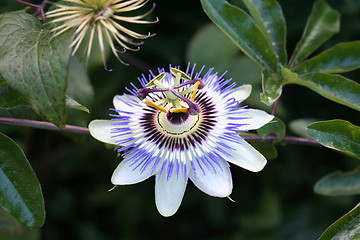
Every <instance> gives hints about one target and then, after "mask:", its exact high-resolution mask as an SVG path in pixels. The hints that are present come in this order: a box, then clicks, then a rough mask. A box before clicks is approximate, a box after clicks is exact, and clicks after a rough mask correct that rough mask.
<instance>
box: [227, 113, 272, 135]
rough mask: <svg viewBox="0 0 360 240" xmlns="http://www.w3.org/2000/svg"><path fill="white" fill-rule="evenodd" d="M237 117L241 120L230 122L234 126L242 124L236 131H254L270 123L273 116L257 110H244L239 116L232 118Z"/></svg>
mask: <svg viewBox="0 0 360 240" xmlns="http://www.w3.org/2000/svg"><path fill="white" fill-rule="evenodd" d="M235 116H236V117H239V118H243V119H235V120H231V123H234V124H244V125H243V126H240V127H238V128H237V129H236V130H254V129H258V128H261V127H262V126H264V125H265V124H267V123H268V122H270V121H271V120H272V119H273V118H274V116H273V115H270V114H268V113H267V112H265V111H262V110H257V109H251V108H249V109H244V111H243V112H241V113H239V114H234V115H233V116H232V117H235Z"/></svg>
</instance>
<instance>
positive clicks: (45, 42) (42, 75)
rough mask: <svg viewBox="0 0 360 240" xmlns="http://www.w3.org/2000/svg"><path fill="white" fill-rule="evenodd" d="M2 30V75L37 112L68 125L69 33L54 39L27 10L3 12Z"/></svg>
mask: <svg viewBox="0 0 360 240" xmlns="http://www.w3.org/2000/svg"><path fill="white" fill-rule="evenodd" d="M0 32H1V34H0V75H2V77H3V78H4V79H5V80H6V82H7V83H8V84H9V86H10V87H12V88H13V89H15V90H16V91H18V92H19V93H20V94H22V95H23V96H24V97H25V99H26V100H27V102H29V104H30V105H31V107H32V108H33V109H34V110H35V112H37V113H39V114H40V115H41V116H43V117H44V118H46V119H47V120H48V121H50V122H52V123H54V124H56V125H57V126H59V127H64V126H65V110H66V106H65V95H66V94H65V93H66V88H67V72H68V62H69V56H70V51H69V43H70V37H69V35H68V34H62V35H60V36H59V37H56V38H51V36H52V35H51V34H50V33H49V31H48V30H47V29H45V28H43V26H42V24H41V22H40V21H39V20H38V19H36V18H35V17H33V16H31V15H29V14H27V13H6V14H2V15H1V16H0Z"/></svg>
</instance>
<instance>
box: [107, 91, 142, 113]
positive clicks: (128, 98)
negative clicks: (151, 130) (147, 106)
mask: <svg viewBox="0 0 360 240" xmlns="http://www.w3.org/2000/svg"><path fill="white" fill-rule="evenodd" d="M133 100H135V101H136V102H139V101H140V100H139V99H138V98H136V97H135V96H133V95H129V94H124V95H116V96H115V97H114V99H113V104H114V107H115V109H118V110H129V108H132V106H131V105H130V104H131V103H132V104H134V102H133ZM129 103H130V104H129Z"/></svg>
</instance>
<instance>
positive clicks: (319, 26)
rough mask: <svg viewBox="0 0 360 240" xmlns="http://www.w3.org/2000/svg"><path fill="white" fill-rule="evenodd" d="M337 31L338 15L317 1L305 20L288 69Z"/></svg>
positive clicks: (338, 26) (338, 28)
mask: <svg viewBox="0 0 360 240" xmlns="http://www.w3.org/2000/svg"><path fill="white" fill-rule="evenodd" d="M339 30H340V15H339V13H338V12H337V11H335V10H334V9H332V8H331V7H330V6H329V5H328V4H327V3H326V2H325V1H324V0H317V1H316V2H315V4H314V6H313V9H312V11H311V13H310V16H309V18H308V20H307V23H306V26H305V30H304V32H303V35H302V37H301V39H300V41H299V42H298V44H297V45H296V48H295V51H294V53H293V55H292V57H291V59H290V62H289V66H290V68H292V67H293V66H295V65H297V64H298V63H299V62H301V61H302V60H304V59H305V58H306V57H308V56H309V55H310V54H311V53H312V52H313V51H315V50H316V49H317V48H318V47H320V46H321V45H322V44H323V43H324V42H325V41H326V40H328V39H329V38H330V37H331V36H332V35H334V34H335V33H337V32H339Z"/></svg>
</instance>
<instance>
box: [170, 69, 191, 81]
mask: <svg viewBox="0 0 360 240" xmlns="http://www.w3.org/2000/svg"><path fill="white" fill-rule="evenodd" d="M170 72H171V73H172V74H173V75H174V76H176V75H177V74H180V76H181V78H182V79H186V80H191V77H189V76H188V75H187V74H186V73H184V72H183V71H181V70H179V69H177V68H171V69H170ZM175 85H177V84H175Z"/></svg>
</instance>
